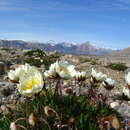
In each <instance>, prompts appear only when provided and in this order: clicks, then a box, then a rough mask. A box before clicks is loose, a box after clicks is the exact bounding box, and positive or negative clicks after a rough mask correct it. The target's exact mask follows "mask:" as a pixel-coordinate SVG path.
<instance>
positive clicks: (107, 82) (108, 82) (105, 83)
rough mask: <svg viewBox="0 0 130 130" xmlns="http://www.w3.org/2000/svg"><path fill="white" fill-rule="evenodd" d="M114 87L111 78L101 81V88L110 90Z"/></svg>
mask: <svg viewBox="0 0 130 130" xmlns="http://www.w3.org/2000/svg"><path fill="white" fill-rule="evenodd" d="M115 85H116V82H115V80H112V79H111V78H106V79H105V81H103V86H104V87H105V88H107V89H112V88H113V87H114V86H115Z"/></svg>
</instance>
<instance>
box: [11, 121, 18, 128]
mask: <svg viewBox="0 0 130 130" xmlns="http://www.w3.org/2000/svg"><path fill="white" fill-rule="evenodd" d="M10 129H11V130H18V129H17V126H16V124H15V122H11V123H10Z"/></svg>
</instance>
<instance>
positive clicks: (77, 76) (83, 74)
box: [75, 71, 86, 81]
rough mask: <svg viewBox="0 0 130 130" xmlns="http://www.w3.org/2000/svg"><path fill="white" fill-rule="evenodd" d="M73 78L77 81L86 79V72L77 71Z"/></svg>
mask: <svg viewBox="0 0 130 130" xmlns="http://www.w3.org/2000/svg"><path fill="white" fill-rule="evenodd" d="M75 79H76V80H78V81H84V80H85V79H86V72H79V71H77V72H76V74H75Z"/></svg>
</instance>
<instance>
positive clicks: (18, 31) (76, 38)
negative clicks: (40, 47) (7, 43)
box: [0, 0, 130, 48]
mask: <svg viewBox="0 0 130 130" xmlns="http://www.w3.org/2000/svg"><path fill="white" fill-rule="evenodd" d="M0 39H21V40H27V41H39V42H44V41H49V40H54V41H66V42H72V41H73V42H77V43H82V42H85V41H88V40H89V41H91V42H93V43H94V44H96V45H97V46H100V47H109V48H125V47H128V46H129V45H130V0H0Z"/></svg>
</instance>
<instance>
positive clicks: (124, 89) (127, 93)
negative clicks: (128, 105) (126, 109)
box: [123, 87, 130, 99]
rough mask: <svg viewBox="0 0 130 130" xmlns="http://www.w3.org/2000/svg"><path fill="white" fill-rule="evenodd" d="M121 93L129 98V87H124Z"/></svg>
mask: <svg viewBox="0 0 130 130" xmlns="http://www.w3.org/2000/svg"><path fill="white" fill-rule="evenodd" d="M123 93H124V95H125V96H127V97H128V98H129V99H130V89H129V88H126V87H124V88H123Z"/></svg>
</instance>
